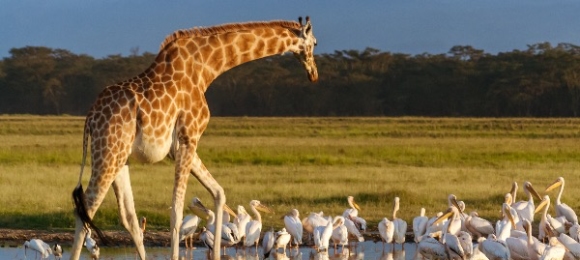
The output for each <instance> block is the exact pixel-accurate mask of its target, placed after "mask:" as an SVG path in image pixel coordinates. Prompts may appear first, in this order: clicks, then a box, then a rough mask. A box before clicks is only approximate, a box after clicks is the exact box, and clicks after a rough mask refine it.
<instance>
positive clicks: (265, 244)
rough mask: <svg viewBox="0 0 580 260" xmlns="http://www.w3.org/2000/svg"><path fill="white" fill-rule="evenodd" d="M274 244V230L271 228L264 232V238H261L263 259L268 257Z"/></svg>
mask: <svg viewBox="0 0 580 260" xmlns="http://www.w3.org/2000/svg"><path fill="white" fill-rule="evenodd" d="M274 242H276V236H275V235H274V228H271V229H270V231H266V232H264V237H263V238H262V251H263V252H264V259H266V258H269V257H270V253H271V252H272V250H274Z"/></svg>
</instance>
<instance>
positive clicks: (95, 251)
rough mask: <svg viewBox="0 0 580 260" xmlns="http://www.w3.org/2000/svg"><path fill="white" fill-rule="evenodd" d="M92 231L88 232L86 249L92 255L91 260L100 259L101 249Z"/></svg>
mask: <svg viewBox="0 0 580 260" xmlns="http://www.w3.org/2000/svg"><path fill="white" fill-rule="evenodd" d="M91 233H92V232H91V229H89V230H88V231H87V234H86V236H85V247H86V248H87V250H89V253H90V254H91V259H99V255H100V254H101V249H100V248H99V246H98V245H97V241H95V240H94V239H93V238H92V234H91Z"/></svg>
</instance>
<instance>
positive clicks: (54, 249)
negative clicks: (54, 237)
mask: <svg viewBox="0 0 580 260" xmlns="http://www.w3.org/2000/svg"><path fill="white" fill-rule="evenodd" d="M52 254H54V258H56V259H61V258H62V247H61V246H60V244H58V243H56V244H54V246H53V247H52Z"/></svg>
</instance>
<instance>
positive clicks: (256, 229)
mask: <svg viewBox="0 0 580 260" xmlns="http://www.w3.org/2000/svg"><path fill="white" fill-rule="evenodd" d="M260 232H262V223H261V222H259V221H257V220H252V221H250V222H248V225H247V226H246V239H245V240H244V246H252V245H254V244H255V243H256V242H257V241H258V239H260Z"/></svg>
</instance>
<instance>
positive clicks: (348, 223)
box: [344, 218, 364, 242]
mask: <svg viewBox="0 0 580 260" xmlns="http://www.w3.org/2000/svg"><path fill="white" fill-rule="evenodd" d="M344 226H345V227H346V230H347V231H348V234H350V235H352V236H356V237H357V239H358V241H359V242H363V241H364V238H363V236H362V235H361V233H360V231H359V230H358V228H357V227H356V225H355V224H354V222H352V220H350V219H348V218H345V219H344Z"/></svg>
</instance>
